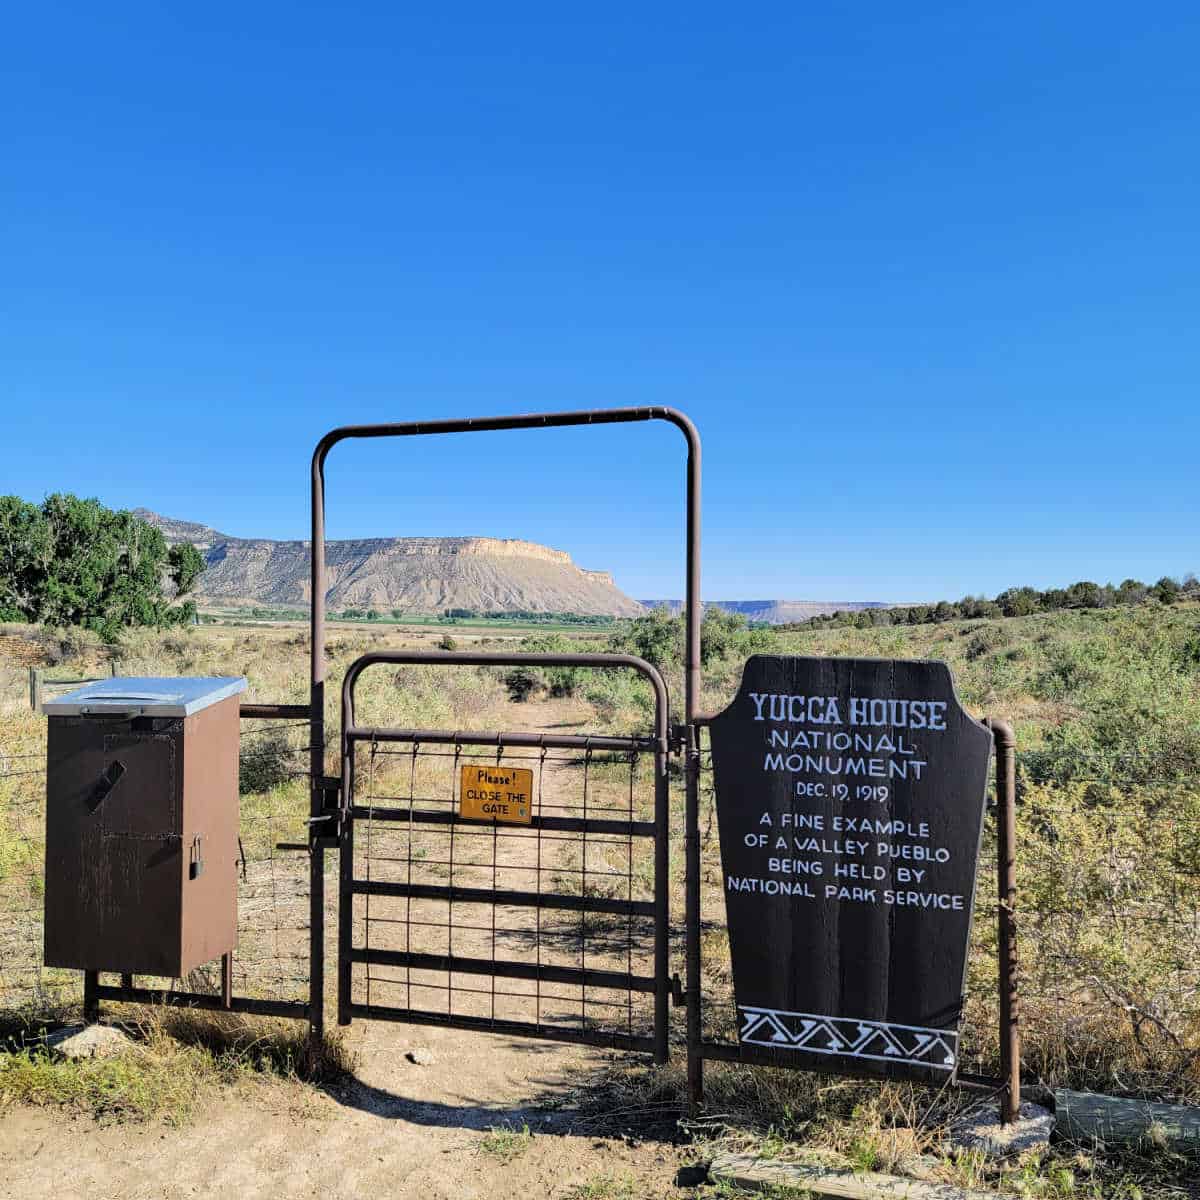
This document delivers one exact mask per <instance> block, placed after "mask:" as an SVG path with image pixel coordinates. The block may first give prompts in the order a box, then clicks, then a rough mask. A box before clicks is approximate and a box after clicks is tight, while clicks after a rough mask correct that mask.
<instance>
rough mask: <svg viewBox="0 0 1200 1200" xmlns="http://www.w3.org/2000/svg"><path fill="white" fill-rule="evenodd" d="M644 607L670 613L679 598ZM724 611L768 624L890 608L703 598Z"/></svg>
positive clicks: (679, 606) (678, 607) (870, 603)
mask: <svg viewBox="0 0 1200 1200" xmlns="http://www.w3.org/2000/svg"><path fill="white" fill-rule="evenodd" d="M642 603H643V604H644V605H645V606H646V607H647V608H663V607H665V608H667V609H669V610H670V611H671V612H673V613H677V612H681V611H682V610H683V601H682V600H643V601H642ZM704 604H705V607H708V606H709V605H712V606H714V607H716V608H723V609H725V610H726V611H727V612H737V613H742V614H744V616H745V617H746V620H747V621H765V622H767V623H768V624H770V625H789V624H791V623H793V622H795V621H807V620H809V619H810V618H812V617H824V616H828V615H829V614H830V613H835V612H861V611H862V610H863V609H867V608H890V607H891V605H889V604H886V603H884V602H883V601H882V600H705V602H704Z"/></svg>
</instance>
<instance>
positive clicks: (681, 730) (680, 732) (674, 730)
mask: <svg viewBox="0 0 1200 1200" xmlns="http://www.w3.org/2000/svg"><path fill="white" fill-rule="evenodd" d="M667 745H668V747H670V750H671V753H672V754H682V753H683V751H684V748H685V747H686V746H687V726H686V725H672V726H671V730H670V733H669V734H668V735H667Z"/></svg>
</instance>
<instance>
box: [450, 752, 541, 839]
mask: <svg viewBox="0 0 1200 1200" xmlns="http://www.w3.org/2000/svg"><path fill="white" fill-rule="evenodd" d="M458 815H459V816H460V817H466V818H467V819H468V820H471V821H505V822H507V823H509V824H511V825H528V824H529V823H530V820H531V819H532V817H533V771H532V770H529V769H527V768H524V767H500V766H490V767H474V766H472V767H463V768H462V778H461V780H460V783H459V790H458Z"/></svg>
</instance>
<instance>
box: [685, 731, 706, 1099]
mask: <svg viewBox="0 0 1200 1200" xmlns="http://www.w3.org/2000/svg"><path fill="white" fill-rule="evenodd" d="M684 736H685V739H686V740H685V742H684V784H685V788H686V791H685V798H686V800H685V807H684V822H683V846H684V877H685V883H684V889H685V905H686V915H685V919H684V929H685V944H686V950H685V958H686V975H687V1111H688V1115H689V1116H695V1115H696V1113H697V1112H698V1111H699V1108H700V1105H701V1104H703V1102H704V1058H703V1054H702V1051H701V1046H700V1043H701V1042H702V1041H703V1037H704V1027H703V1018H702V1013H701V1009H700V1003H701V996H700V969H701V963H700V729H699V727H698V726H697V725H693V724H690V723H689V724H687V725H685V726H684Z"/></svg>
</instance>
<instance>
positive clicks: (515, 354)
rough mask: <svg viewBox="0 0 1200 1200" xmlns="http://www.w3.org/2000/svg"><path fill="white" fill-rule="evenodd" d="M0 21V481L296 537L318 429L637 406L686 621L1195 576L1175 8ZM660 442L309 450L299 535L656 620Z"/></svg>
mask: <svg viewBox="0 0 1200 1200" xmlns="http://www.w3.org/2000/svg"><path fill="white" fill-rule="evenodd" d="M578 9H580V6H572V5H549V4H546V5H528V4H516V5H505V6H500V5H474V4H471V5H468V4H457V5H454V4H452V5H440V6H431V5H424V6H416V5H408V6H401V5H384V4H376V5H362V4H343V5H337V6H332V5H321V6H312V5H306V4H294V3H289V4H286V5H284V4H276V3H271V2H265V3H261V4H257V5H251V6H246V5H239V6H236V7H234V6H231V5H221V4H209V5H205V6H195V5H186V6H185V5H173V6H168V5H161V4H157V5H145V6H143V5H137V4H122V3H118V4H116V5H112V6H97V5H69V4H46V5H36V6H35V5H26V6H22V7H21V8H17V9H12V10H10V11H9V12H8V13H7V15H6V22H5V35H4V38H3V45H2V46H0V113H2V114H3V117H2V118H0V121H2V124H0V129H2V130H3V137H2V142H0V144H2V146H3V153H2V154H0V411H2V414H3V425H2V427H0V428H2V430H3V433H2V434H0V436H2V438H3V442H4V449H5V453H4V454H3V456H2V458H0V464H2V465H0V491H3V492H10V491H11V492H16V493H18V494H20V495H23V496H25V497H27V498H30V499H39V498H40V497H41V496H42V495H43V494H45V493H46V492H49V491H53V490H73V491H76V492H79V493H81V494H89V495H98V496H99V497H100V498H101V499H103V500H104V501H105V502H107V503H110V504H113V505H118V506H129V507H132V506H136V505H139V504H145V505H147V506H149V507H152V508H155V509H158V510H159V511H161V512H165V513H168V514H171V515H175V516H180V517H186V518H191V519H195V520H201V521H205V522H208V523H210V524H213V525H215V526H217V527H218V528H220V529H223V530H225V531H227V532H229V533H233V534H240V535H262V536H275V537H303V536H305V535H306V532H307V522H308V514H307V472H308V459H309V456H310V454H311V449H312V445H313V443H314V442H315V441H316V439H317V438H318V437H319V436H320V434H321V433H323V432H324V431H325V430H326V429H327V428H329V427H331V426H334V425H338V424H342V423H351V422H366V421H383V420H406V419H416V418H421V417H442V416H460V415H485V414H492V413H502V412H524V411H532V410H538V409H555V408H574V407H583V406H591V405H636V404H673V405H676V406H678V407H681V408H683V409H685V410H686V411H688V412H689V413H690V414H691V415H692V416H693V418H694V419H695V420H696V422H697V424H698V425H699V426H700V429H701V432H702V435H703V437H704V443H705V494H704V500H705V511H704V529H705V539H704V550H705V580H704V592H705V594H706V595H707V596H710V597H768V596H773V597H792V598H835V599H865V598H875V599H894V600H906V599H924V598H936V597H942V596H949V597H957V596H960V595H962V594H964V593H967V592H988V593H992V592H995V591H997V590H999V589H1001V588H1003V587H1006V586H1008V585H1011V584H1019V583H1032V584H1035V585H1043V586H1045V585H1051V584H1063V583H1067V582H1070V581H1072V580H1074V579H1077V578H1095V579H1100V580H1106V579H1112V580H1114V581H1119V580H1120V579H1121V578H1123V577H1125V576H1126V575H1135V576H1141V577H1153V578H1157V576H1159V575H1161V574H1163V573H1166V572H1170V573H1181V572H1184V571H1188V570H1194V569H1200V553H1197V536H1196V533H1195V513H1196V503H1195V493H1196V474H1197V473H1196V457H1197V448H1198V445H1200V406H1198V404H1197V379H1198V378H1200V337H1198V336H1197V324H1198V318H1200V269H1198V259H1200V155H1198V153H1197V129H1198V128H1200V124H1198V118H1200V72H1197V70H1196V63H1197V61H1198V60H1200V8H1197V6H1196V5H1194V4H1190V3H1170V2H1164V3H1160V4H1156V5H1142V6H1134V7H1131V6H1129V5H1126V4H1121V5H1118V4H1110V3H1094V2H1091V3H1087V4H1084V3H1074V2H1071V0H1062V2H1060V3H1056V4H1052V5H1046V4H1023V3H1010V4H1004V5H998V4H995V3H994V2H991V3H986V4H985V3H953V4H950V3H947V4H930V3H916V4H912V5H896V4H892V3H888V4H883V3H860V4H857V5H794V4H787V5H782V4H780V5H771V4H760V5H738V6H729V5H708V4H696V3H692V4H688V5H658V6H647V5H637V6H634V5H608V6H594V7H592V8H591V9H590V10H588V11H587V12H583V11H575V10H578ZM682 453H683V451H682V440H681V439H680V438H679V435H678V434H677V433H676V432H675V431H674V430H673V429H671V428H669V427H667V426H630V427H623V428H613V429H605V430H594V429H593V430H584V431H570V432H561V433H546V432H538V433H528V434H523V435H518V434H496V435H482V436H466V437H457V438H439V439H423V440H421V441H409V442H404V443H394V444H387V443H373V444H370V445H366V446H355V447H346V446H342V447H339V448H338V449H337V450H335V452H334V457H333V459H332V460H331V464H330V471H329V488H330V500H329V525H330V534H331V536H368V535H387V534H429V535H436V534H447V535H449V534H466V533H474V534H491V535H498V536H516V537H526V538H531V539H533V540H536V541H542V542H545V543H548V544H550V545H552V546H556V547H560V548H563V549H567V550H569V551H570V552H571V553H572V555H573V556H574V557H575V559H576V561H578V562H580V563H581V564H582V565H584V566H590V567H604V568H609V569H611V570H613V571H614V573H615V574H616V576H617V580H618V582H619V583H620V584H621V585H622V586H623V587H624V588H625V589H626V590H627V591H629V592H631V593H632V594H634V595H637V596H664V595H672V596H674V595H679V594H680V593H681V589H682V485H683V473H682V471H683V458H682Z"/></svg>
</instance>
